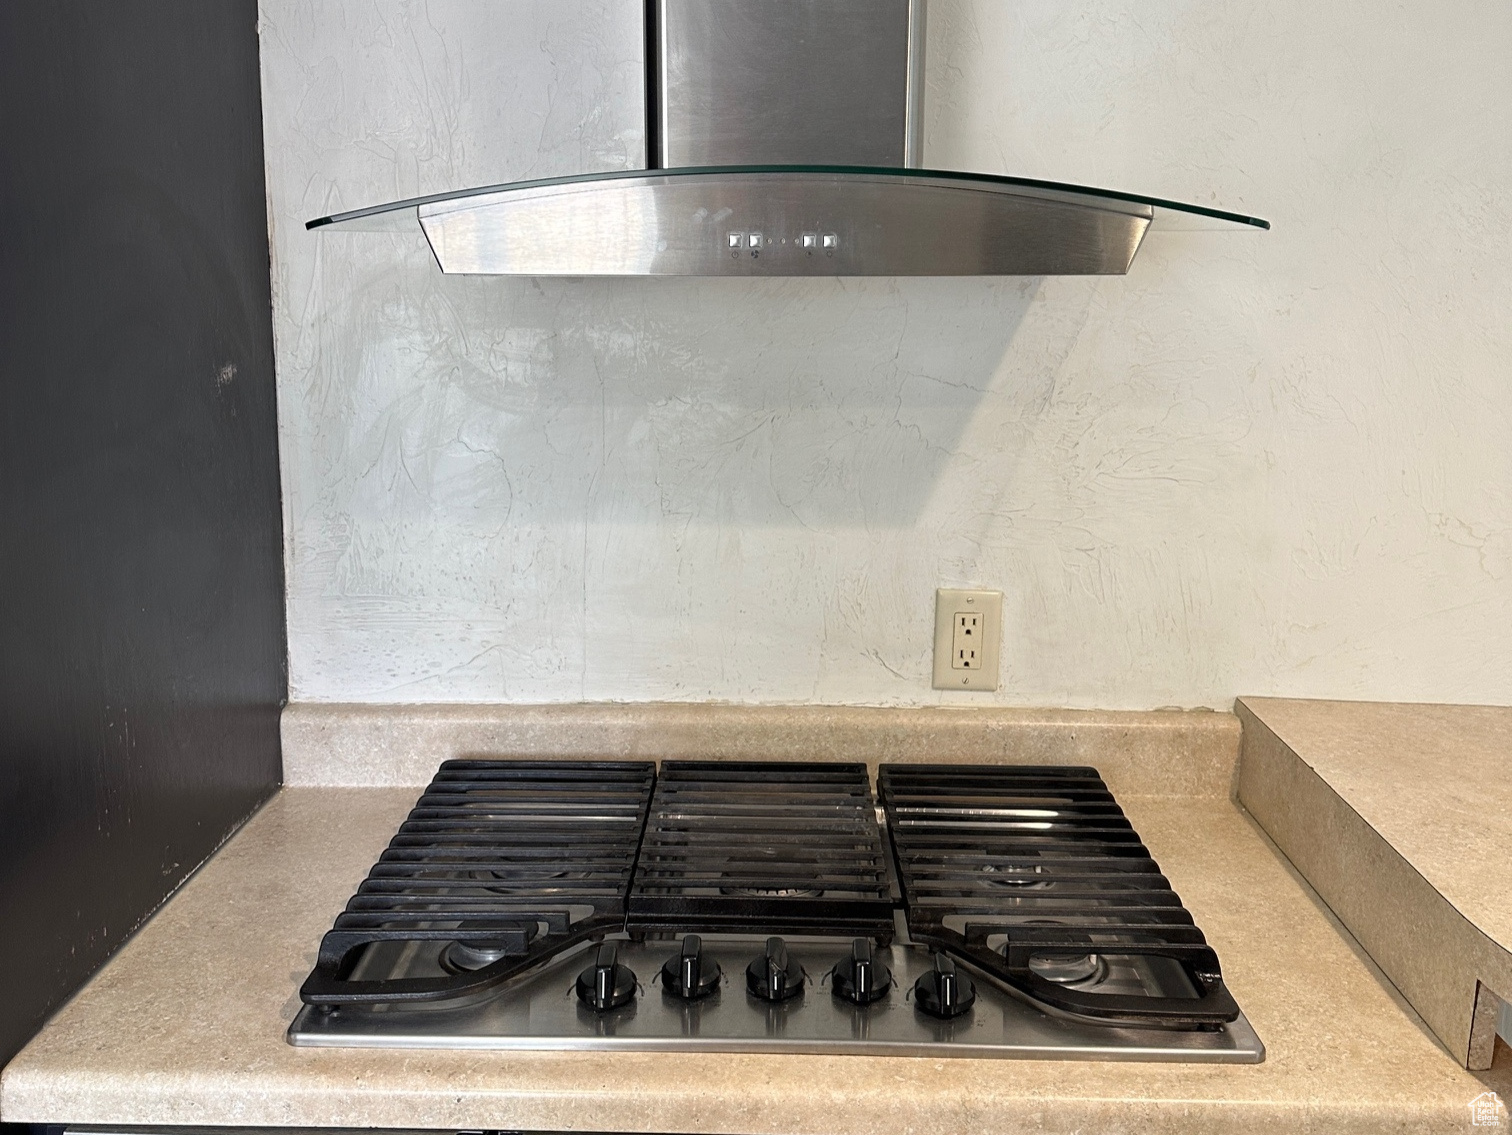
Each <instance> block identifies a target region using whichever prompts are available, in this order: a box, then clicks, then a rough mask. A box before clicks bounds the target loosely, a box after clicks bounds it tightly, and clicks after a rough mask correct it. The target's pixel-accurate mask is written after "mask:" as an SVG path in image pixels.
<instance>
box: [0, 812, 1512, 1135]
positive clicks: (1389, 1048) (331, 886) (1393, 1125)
mask: <svg viewBox="0 0 1512 1135" xmlns="http://www.w3.org/2000/svg"><path fill="white" fill-rule="evenodd" d="M415 796H416V790H415V789H414V788H316V787H296V788H290V789H285V790H284V791H283V792H281V793H280V794H279V795H278V796H277V797H275V798H274V800H272V801H271V802H270V803H269V804H268V805H267V806H266V807H265V808H264V809H263V810H262V811H261V812H260V813H259V814H258V815H257V816H256V817H254V818H253V819H252V820H251V821H250V822H249V823H248V824H247V826H246V827H245V828H244V829H243V830H242V831H241V832H240V833H239V834H238V835H237V836H236V837H235V838H234V839H233V840H232V841H231V842H230V843H228V844H227V846H226V847H225V848H223V849H222V850H221V851H220V852H219V853H218V854H217V855H216V856H215V857H214V858H213V859H212V860H211V861H210V862H209V863H208V864H207V865H206V866H205V867H204V868H203V869H202V870H201V871H200V872H199V873H198V874H197V875H196V876H194V878H192V879H191V880H190V881H189V883H188V884H187V885H186V886H185V887H184V888H183V890H182V891H180V892H179V894H178V895H177V896H175V898H174V899H173V900H172V901H171V902H170V903H169V904H168V905H167V906H166V907H165V908H164V909H163V910H162V911H160V912H159V913H158V915H157V916H156V917H154V918H153V919H152V920H151V921H150V922H149V923H148V924H147V925H146V926H145V927H144V928H143V930H142V931H141V932H140V933H138V934H137V935H136V937H135V938H133V939H132V940H131V941H130V942H129V943H128V944H127V946H126V947H125V948H124V949H123V950H122V951H121V952H120V953H119V954H118V955H117V956H116V957H115V959H114V960H112V961H111V962H110V963H109V964H108V965H107V966H106V967H105V969H104V970H102V971H101V972H100V973H99V974H98V975H97V976H96V978H95V979H94V980H93V981H91V982H90V983H89V984H88V985H87V986H86V987H85V988H84V989H83V990H82V991H81V992H80V994H79V995H78V996H77V997H75V998H74V1000H73V1001H71V1002H70V1003H69V1004H68V1005H67V1006H65V1007H64V1008H63V1009H62V1010H61V1011H60V1012H59V1013H58V1015H57V1016H56V1017H55V1018H54V1019H53V1020H52V1021H51V1022H50V1023H49V1024H48V1025H47V1026H46V1027H45V1028H44V1029H43V1031H42V1032H41V1034H40V1035H38V1036H37V1037H36V1039H35V1040H33V1041H32V1043H31V1044H30V1045H28V1046H27V1048H26V1049H24V1050H23V1051H22V1053H21V1054H20V1055H19V1056H18V1057H17V1058H16V1060H15V1061H14V1062H13V1063H12V1064H11V1065H10V1066H9V1067H8V1068H7V1069H6V1070H5V1072H4V1075H3V1078H0V1118H3V1119H5V1120H9V1121H17V1122H35V1123H65V1122H67V1123H97V1124H123V1125H124V1124H142V1125H148V1124H183V1125H241V1126H247V1125H267V1124H274V1125H290V1126H333V1127H367V1126H379V1127H428V1128H478V1127H482V1128H514V1129H535V1130H588V1131H607V1130H613V1131H661V1132H700V1131H701V1132H731V1133H736V1132H739V1133H744V1135H761V1133H767V1132H770V1133H778V1132H783V1133H789V1135H804V1133H814V1135H864V1133H881V1132H887V1133H892V1132H900V1133H901V1132H916V1133H931V1132H938V1133H940V1135H946V1133H951V1135H954V1133H957V1132H972V1133H973V1135H977V1133H982V1135H991V1133H997V1132H1003V1133H1007V1132H1067V1133H1070V1132H1078V1131H1090V1130H1097V1131H1108V1132H1137V1131H1161V1132H1166V1131H1190V1132H1198V1131H1202V1132H1206V1131H1217V1130H1221V1131H1224V1132H1235V1133H1238V1132H1275V1131H1308V1132H1314V1131H1315V1132H1328V1133H1330V1135H1341V1133H1348V1132H1361V1133H1364V1132H1370V1133H1372V1135H1378V1133H1381V1132H1400V1133H1402V1135H1408V1133H1411V1135H1420V1133H1424V1132H1435V1131H1445V1132H1449V1131H1456V1132H1457V1131H1462V1130H1465V1129H1466V1128H1467V1127H1468V1126H1469V1111H1468V1105H1469V1104H1470V1101H1471V1100H1472V1099H1474V1098H1475V1097H1476V1096H1478V1095H1480V1094H1481V1093H1483V1092H1485V1091H1487V1090H1495V1091H1497V1092H1499V1093H1500V1094H1501V1096H1502V1097H1503V1098H1504V1099H1512V1069H1509V1068H1507V1067H1506V1066H1505V1064H1499V1065H1498V1067H1497V1068H1496V1069H1495V1070H1493V1071H1490V1072H1484V1073H1470V1072H1467V1071H1465V1070H1464V1069H1463V1068H1461V1067H1459V1066H1458V1065H1457V1064H1456V1063H1455V1061H1454V1060H1453V1059H1451V1058H1450V1057H1449V1056H1448V1055H1447V1054H1446V1053H1445V1052H1444V1050H1443V1049H1442V1048H1441V1047H1440V1046H1439V1045H1438V1044H1437V1043H1436V1042H1435V1040H1434V1039H1433V1037H1432V1036H1431V1035H1430V1034H1429V1032H1428V1031H1427V1029H1426V1028H1425V1027H1424V1025H1423V1024H1422V1022H1421V1021H1420V1020H1419V1019H1418V1017H1417V1016H1416V1015H1415V1014H1414V1013H1413V1012H1412V1010H1411V1009H1410V1008H1409V1007H1408V1006H1407V1005H1406V1004H1405V1002H1404V1001H1403V1000H1402V999H1401V998H1400V996H1398V994H1397V993H1396V992H1395V990H1394V989H1393V988H1392V987H1391V986H1390V985H1389V984H1388V983H1387V982H1386V981H1385V980H1384V979H1383V977H1382V975H1381V973H1380V971H1379V970H1377V969H1376V968H1375V966H1374V965H1373V964H1372V963H1371V962H1370V960H1369V959H1368V958H1367V957H1366V956H1365V955H1364V954H1363V953H1362V952H1361V951H1360V950H1359V948H1358V947H1357V946H1356V945H1355V944H1354V943H1353V942H1352V940H1351V939H1350V938H1349V937H1348V936H1347V935H1346V934H1344V933H1343V932H1341V930H1340V928H1339V925H1338V923H1337V922H1336V921H1335V920H1334V919H1333V917H1332V916H1331V915H1330V914H1329V913H1328V911H1327V910H1326V909H1325V908H1324V907H1323V906H1322V904H1321V903H1320V902H1319V901H1318V900H1317V898H1316V896H1315V895H1314V894H1313V893H1312V892H1311V891H1310V890H1309V888H1308V887H1307V886H1306V885H1305V884H1304V883H1303V882H1302V881H1301V880H1300V879H1299V877H1298V876H1297V875H1296V874H1295V873H1294V872H1293V871H1292V870H1291V868H1290V867H1289V865H1288V864H1287V863H1286V861H1285V860H1284V859H1283V858H1282V857H1281V856H1280V855H1279V854H1278V853H1277V852H1276V850H1275V848H1274V847H1273V846H1272V845H1271V844H1270V843H1269V841H1268V840H1267V839H1266V838H1265V836H1264V835H1263V834H1262V833H1261V832H1260V830H1259V829H1258V828H1257V827H1256V825H1255V824H1254V823H1253V822H1252V821H1251V820H1250V819H1249V818H1248V817H1247V816H1246V815H1245V814H1244V813H1243V812H1242V811H1241V810H1239V809H1238V808H1236V807H1235V806H1234V805H1233V804H1231V803H1229V802H1228V801H1227V800H1226V799H1223V798H1221V797H1214V796H1208V797H1204V798H1194V797H1188V798H1181V797H1165V798H1161V797H1153V796H1125V797H1124V798H1123V800H1122V803H1123V804H1124V806H1125V809H1126V811H1127V812H1128V814H1129V816H1130V819H1131V820H1132V821H1133V822H1134V824H1135V825H1136V827H1137V828H1138V829H1139V831H1140V833H1141V834H1142V835H1143V836H1144V838H1145V841H1146V843H1147V844H1148V846H1149V847H1150V849H1151V850H1152V852H1153V853H1154V855H1155V856H1156V858H1157V859H1158V860H1159V861H1160V863H1161V865H1162V867H1163V868H1164V869H1165V872H1166V874H1167V875H1168V876H1169V877H1170V878H1171V880H1172V882H1173V884H1174V886H1175V888H1176V889H1177V891H1178V892H1179V893H1180V894H1181V896H1182V897H1183V899H1184V900H1185V901H1186V904H1187V906H1188V907H1189V908H1190V909H1191V911H1192V912H1193V914H1194V915H1195V917H1196V919H1197V922H1198V924H1199V925H1200V926H1201V927H1202V928H1203V929H1204V931H1205V932H1206V933H1207V935H1208V937H1209V939H1210V940H1211V941H1212V942H1213V944H1214V945H1215V947H1216V948H1217V951H1218V954H1219V957H1220V958H1221V959H1222V961H1223V965H1224V973H1225V977H1226V979H1227V981H1228V983H1229V986H1230V988H1231V989H1232V991H1233V993H1234V995H1235V996H1236V997H1237V998H1238V1000H1239V1003H1240V1005H1241V1006H1243V1008H1244V1010H1245V1012H1246V1014H1247V1015H1248V1017H1249V1019H1250V1021H1251V1022H1252V1023H1253V1025H1254V1027H1255V1029H1256V1030H1257V1032H1258V1033H1259V1034H1260V1036H1261V1038H1262V1039H1263V1040H1264V1042H1265V1044H1266V1046H1267V1050H1268V1056H1267V1059H1266V1061H1265V1062H1264V1063H1263V1064H1260V1065H1254V1066H1199V1065H1178V1064H1119V1063H1075V1062H1042V1061H1013V1060H1003V1061H996V1060H970V1059H963V1060H935V1059H912V1058H895V1057H894V1058H879V1057H813V1056H740V1055H727V1054H705V1053H698V1054H675V1055H674V1054H651V1053H635V1054H628V1053H627V1054H605V1053H582V1052H575V1053H566V1052H564V1053H477V1052H431V1051H423V1052H422V1051H412V1052H405V1051H393V1050H383V1051H379V1050H367V1051H364V1050H339V1049H308V1048H306V1049H296V1048H293V1047H291V1046H290V1045H288V1044H287V1043H286V1042H285V1040H284V1030H285V1028H286V1027H287V1025H288V1024H289V1021H290V1020H291V1019H292V1017H293V1015H294V1012H295V1010H296V1008H297V1006H298V998H297V993H296V991H297V989H298V986H299V983H300V982H301V981H302V980H303V978H304V976H305V974H306V972H307V971H308V970H309V968H310V966H311V964H312V961H313V959H314V954H315V948H316V945H317V944H318V942H319V940H320V936H321V934H322V932H323V931H324V930H325V929H327V928H328V926H329V925H330V922H331V920H332V918H333V917H334V915H335V913H336V912H337V911H338V910H339V909H340V908H341V906H342V905H343V903H344V902H345V900H346V898H347V897H348V895H349V894H350V893H351V892H352V890H353V889H354V888H355V886H356V884H357V883H358V881H359V880H360V879H361V878H362V876H363V875H364V873H365V872H366V870H367V868H368V866H369V865H370V864H371V863H372V861H373V860H374V859H375V858H376V856H377V854H378V852H379V851H380V850H381V849H382V848H383V846H384V845H385V843H386V842H387V840H388V838H389V836H390V835H391V834H392V833H393V831H394V830H395V828H396V827H397V825H398V823H399V821H400V819H401V818H402V817H403V815H404V814H405V812H406V811H407V810H408V808H409V807H410V806H411V804H412V803H413V801H414V798H415ZM1504 1122H1505V1120H1504Z"/></svg>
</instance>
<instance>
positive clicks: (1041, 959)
mask: <svg viewBox="0 0 1512 1135" xmlns="http://www.w3.org/2000/svg"><path fill="white" fill-rule="evenodd" d="M1029 969H1030V971H1031V972H1032V973H1035V974H1037V975H1039V976H1040V977H1042V978H1044V979H1045V980H1046V981H1053V982H1055V983H1056V984H1057V985H1076V984H1078V983H1080V982H1084V981H1101V980H1102V979H1103V978H1104V977H1106V976H1107V973H1108V963H1107V962H1105V961H1103V959H1102V957H1101V955H1099V954H1070V955H1057V954H1035V955H1034V956H1033V957H1032V958H1030V959H1029Z"/></svg>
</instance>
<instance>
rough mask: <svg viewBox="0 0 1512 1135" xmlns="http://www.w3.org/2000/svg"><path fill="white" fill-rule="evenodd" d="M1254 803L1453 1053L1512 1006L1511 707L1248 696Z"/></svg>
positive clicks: (1479, 1053)
mask: <svg viewBox="0 0 1512 1135" xmlns="http://www.w3.org/2000/svg"><path fill="white" fill-rule="evenodd" d="M1238 710H1239V714H1240V717H1241V718H1242V719H1243V723H1244V752H1243V763H1242V769H1241V773H1240V798H1241V799H1242V800H1243V802H1244V804H1245V806H1246V807H1248V808H1249V810H1250V811H1251V812H1252V813H1253V814H1254V816H1255V818H1256V819H1257V820H1259V821H1260V823H1261V824H1263V825H1264V827H1265V829H1266V831H1267V832H1268V833H1269V834H1270V835H1271V836H1272V838H1274V839H1275V841H1276V843H1277V844H1279V845H1280V847H1281V849H1282V850H1283V851H1284V852H1285V853H1286V855H1287V856H1288V857H1289V858H1290V859H1291V861H1292V862H1293V863H1294V864H1295V865H1296V867H1297V869H1298V870H1299V871H1301V872H1302V874H1303V875H1304V876H1305V877H1306V878H1307V880H1308V882H1309V883H1310V884H1311V885H1312V886H1313V887H1315V888H1316V889H1317V891H1318V893H1319V894H1320V895H1321V896H1322V897H1323V898H1324V900H1325V901H1326V902H1327V903H1328V904H1329V906H1330V907H1331V908H1332V909H1333V911H1334V912H1335V913H1336V914H1337V915H1338V916H1339V917H1340V918H1341V919H1342V920H1343V922H1344V923H1345V924H1346V925H1347V926H1348V927H1349V929H1350V930H1351V931H1352V932H1353V933H1354V934H1355V936H1356V937H1357V938H1358V939H1359V941H1360V942H1361V943H1362V944H1363V945H1364V947H1365V948H1366V949H1367V950H1368V951H1369V952H1370V954H1371V957H1372V958H1373V959H1374V960H1375V961H1376V962H1377V963H1379V964H1380V966H1381V967H1382V969H1383V970H1385V972H1386V973H1387V975H1388V976H1389V977H1390V978H1391V980H1392V981H1393V982H1394V983H1395V984H1396V985H1397V987H1398V988H1399V989H1401V991H1402V992H1403V993H1404V994H1405V995H1406V997H1407V998H1408V999H1409V1000H1410V1001H1411V1002H1412V1004H1413V1005H1414V1007H1416V1009H1417V1010H1418V1011H1419V1012H1420V1013H1422V1015H1423V1016H1424V1017H1425V1018H1426V1019H1427V1021H1428V1023H1429V1024H1430V1025H1431V1026H1432V1027H1433V1029H1434V1031H1435V1032H1436V1033H1437V1034H1438V1035H1439V1037H1440V1038H1441V1039H1442V1040H1443V1042H1444V1043H1445V1045H1447V1046H1448V1047H1449V1049H1450V1051H1451V1052H1453V1053H1454V1054H1455V1055H1456V1056H1457V1057H1459V1058H1460V1059H1461V1060H1463V1061H1465V1062H1466V1063H1468V1064H1470V1065H1471V1066H1472V1067H1483V1066H1485V1065H1486V1064H1488V1063H1489V1061H1490V1059H1491V1055H1492V1046H1493V1044H1494V1034H1495V1027H1496V1026H1495V1019H1496V1015H1497V1010H1499V1008H1500V1002H1501V1001H1502V1000H1505V999H1509V998H1512V708H1507V707H1500V706H1453V705H1406V704H1390V703H1378V702H1339V701H1302V700H1290V699H1279V698H1244V699H1242V700H1241V701H1240V703H1239V706H1238Z"/></svg>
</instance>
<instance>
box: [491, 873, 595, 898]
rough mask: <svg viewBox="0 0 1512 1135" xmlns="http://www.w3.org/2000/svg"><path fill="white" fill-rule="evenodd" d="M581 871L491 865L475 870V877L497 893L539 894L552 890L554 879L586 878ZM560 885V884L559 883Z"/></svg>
mask: <svg viewBox="0 0 1512 1135" xmlns="http://www.w3.org/2000/svg"><path fill="white" fill-rule="evenodd" d="M586 877H587V876H585V875H584V874H583V873H582V872H581V871H578V872H569V871H568V870H567V869H566V868H565V867H563V868H559V869H557V870H555V871H539V870H537V871H531V872H529V873H526V872H524V871H512V870H510V869H509V868H500V867H491V868H488V869H486V870H483V871H474V872H473V878H475V879H477V880H478V881H480V882H481V883H483V885H484V889H485V890H489V891H492V892H493V893H494V894H496V895H519V894H531V895H539V894H544V893H549V892H550V891H551V890H552V886H551V884H552V881H553V880H559V879H567V878H576V879H582V878H586ZM557 886H558V887H560V884H557Z"/></svg>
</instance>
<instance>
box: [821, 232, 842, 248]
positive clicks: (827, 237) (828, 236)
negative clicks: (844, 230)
mask: <svg viewBox="0 0 1512 1135" xmlns="http://www.w3.org/2000/svg"><path fill="white" fill-rule="evenodd" d="M820 240H821V242H822V243H823V245H824V247H825V248H838V247H840V238H839V237H837V236H836V235H835V234H834V233H825V234H824V236H823V237H821V238H820Z"/></svg>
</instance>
